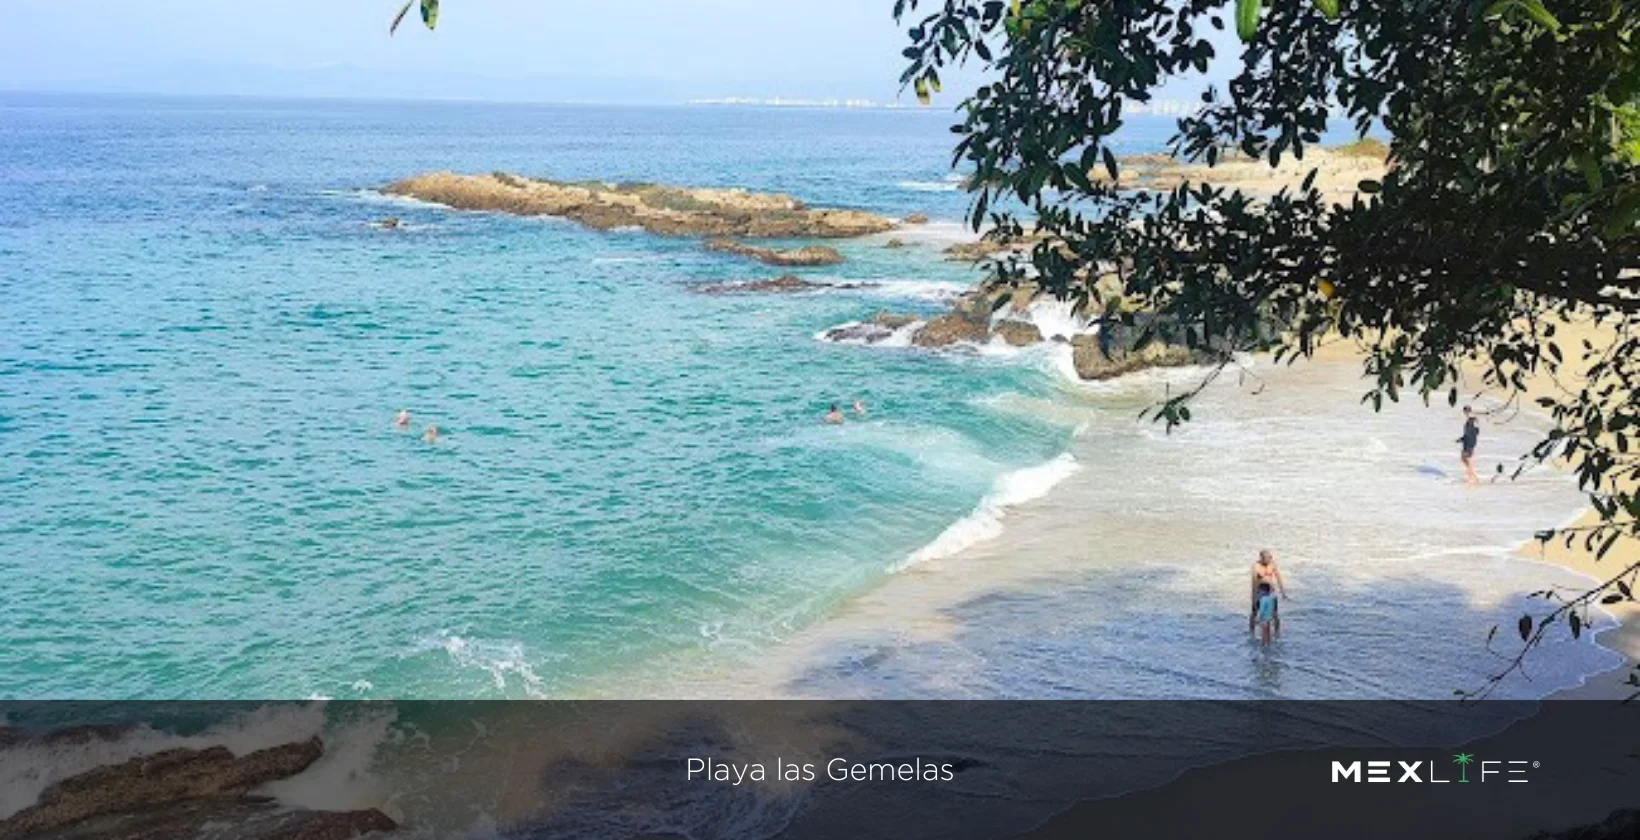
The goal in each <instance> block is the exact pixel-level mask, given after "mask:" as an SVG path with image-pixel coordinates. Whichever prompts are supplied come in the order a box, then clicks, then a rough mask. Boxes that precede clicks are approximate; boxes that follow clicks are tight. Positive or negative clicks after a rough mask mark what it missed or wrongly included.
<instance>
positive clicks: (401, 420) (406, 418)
mask: <svg viewBox="0 0 1640 840" xmlns="http://www.w3.org/2000/svg"><path fill="white" fill-rule="evenodd" d="M393 425H395V426H397V427H399V428H401V429H408V428H410V409H408V408H401V409H399V413H398V414H395V415H393Z"/></svg>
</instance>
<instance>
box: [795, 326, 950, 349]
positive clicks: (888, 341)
mask: <svg viewBox="0 0 1640 840" xmlns="http://www.w3.org/2000/svg"><path fill="white" fill-rule="evenodd" d="M923 323H924V322H922V321H912V322H911V323H908V324H906V325H905V326H903V327H899V328H897V329H892V330H891V329H889V328H887V327H877V328H875V329H874V330H873V331H872V336H873V337H874V338H875V340H873V338H867V337H865V336H864V335H861V336H858V337H855V336H848V337H844V338H832V337H831V333H832V332H834V331H836V330H853V329H857V328H864V327H866V326H867V325H866V324H865V323H863V322H861V321H844V322H843V323H841V324H836V325H834V326H830V327H827V328H825V329H823V330H821V331H819V332H817V333H815V334H814V340H815V341H824V342H828V343H831V344H854V345H859V346H869V347H910V346H911V339H912V337H913V336H915V335H916V334H917V330H920V329H922V327H923ZM876 336H881V337H876Z"/></svg>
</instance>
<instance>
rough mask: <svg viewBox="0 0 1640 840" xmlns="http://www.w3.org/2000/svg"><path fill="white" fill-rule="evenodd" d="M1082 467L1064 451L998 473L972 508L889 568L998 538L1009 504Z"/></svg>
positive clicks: (908, 565)
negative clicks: (1027, 464)
mask: <svg viewBox="0 0 1640 840" xmlns="http://www.w3.org/2000/svg"><path fill="white" fill-rule="evenodd" d="M1080 469H1082V465H1081V464H1078V463H1077V462H1076V457H1075V456H1074V455H1071V454H1070V453H1069V452H1065V453H1061V454H1060V455H1059V456H1057V457H1055V458H1053V459H1052V460H1049V461H1046V462H1043V463H1041V464H1036V465H1035V466H1030V467H1022V468H1020V469H1017V470H1014V471H1013V472H1009V473H1004V474H1003V475H1001V476H998V477H997V480H996V482H995V483H993V484H992V485H991V491H990V492H989V493H986V494H985V497H984V498H983V499H980V502H979V504H978V505H977V506H975V508H974V510H973V511H972V512H970V513H969V514H968V515H967V516H964V517H963V518H961V519H959V520H957V521H956V522H953V523H952V524H951V525H950V526H949V527H947V528H946V529H945V530H944V531H942V532H940V535H939V536H937V537H935V538H934V540H933V542H930V543H929V544H927V545H925V546H923V547H922V548H919V549H917V550H916V551H914V552H912V553H911V554H910V556H908V557H906V558H905V559H904V560H902V561H900V562H899V563H898V564H896V565H895V566H893V567H892V568H891V569H890V571H893V572H900V571H904V570H906V569H909V568H911V567H912V566H916V565H918V564H920V563H926V562H928V561H930V560H939V559H941V558H944V557H950V556H952V555H954V554H957V553H959V552H961V551H963V550H964V549H967V548H970V547H972V546H975V545H978V544H980V543H982V542H987V541H989V540H993V539H996V538H997V537H998V536H1001V534H1002V520H1003V519H1005V518H1006V517H1007V515H1008V509H1009V508H1012V507H1018V506H1019V505H1022V504H1025V503H1026V502H1031V501H1035V500H1036V499H1040V498H1042V497H1043V496H1046V495H1048V491H1050V490H1052V489H1053V488H1054V486H1055V485H1057V484H1059V483H1060V482H1061V481H1064V480H1065V479H1067V478H1070V477H1071V476H1072V475H1075V474H1076V472H1077V471H1078V470H1080Z"/></svg>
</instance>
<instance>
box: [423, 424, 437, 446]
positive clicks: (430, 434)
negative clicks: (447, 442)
mask: <svg viewBox="0 0 1640 840" xmlns="http://www.w3.org/2000/svg"><path fill="white" fill-rule="evenodd" d="M421 440H422V442H423V443H438V427H437V426H428V427H427V431H426V433H424V434H423V435H422V436H421Z"/></svg>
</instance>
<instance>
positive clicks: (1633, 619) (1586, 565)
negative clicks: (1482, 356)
mask: <svg viewBox="0 0 1640 840" xmlns="http://www.w3.org/2000/svg"><path fill="white" fill-rule="evenodd" d="M1558 338H1559V340H1560V342H1561V343H1562V345H1576V344H1577V343H1578V342H1580V341H1581V340H1582V339H1585V338H1587V339H1590V340H1591V341H1594V340H1597V339H1599V338H1601V331H1600V330H1599V328H1596V327H1593V326H1591V325H1588V324H1575V323H1574V324H1565V325H1563V326H1562V327H1561V328H1560V330H1559V333H1558ZM1597 346H1598V344H1597ZM1553 387H1554V386H1553V384H1552V383H1551V382H1549V381H1548V379H1547V378H1545V377H1541V376H1540V377H1537V378H1535V379H1533V380H1532V381H1531V382H1529V383H1528V396H1529V397H1530V398H1536V397H1538V396H1540V395H1543V394H1546V393H1548V391H1549V390H1550V389H1551V388H1553ZM1598 521H1599V517H1598V515H1597V514H1596V513H1595V511H1594V510H1593V509H1592V508H1591V509H1589V510H1587V511H1585V512H1584V513H1583V515H1582V516H1580V517H1578V519H1577V521H1576V522H1574V523H1572V524H1573V525H1574V526H1586V525H1593V524H1595V523H1596V522H1598ZM1521 554H1522V555H1523V556H1527V557H1532V558H1535V559H1539V560H1541V561H1543V562H1545V563H1552V564H1554V565H1557V566H1560V567H1562V568H1567V569H1571V570H1573V571H1576V572H1578V573H1579V574H1583V575H1587V576H1589V577H1590V578H1591V579H1596V580H1602V581H1603V580H1606V579H1607V578H1609V577H1610V576H1611V575H1613V574H1615V573H1616V571H1617V570H1618V569H1621V568H1623V567H1625V566H1629V565H1632V564H1634V563H1640V543H1637V542H1636V541H1635V540H1632V539H1622V540H1618V542H1617V543H1616V544H1615V545H1613V546H1612V549H1611V551H1609V552H1607V554H1606V556H1605V557H1602V558H1597V557H1596V556H1595V552H1594V551H1592V550H1589V549H1586V548H1585V547H1584V546H1583V541H1582V540H1581V539H1574V540H1572V544H1571V545H1570V546H1567V545H1566V544H1565V542H1564V541H1563V540H1554V541H1550V542H1549V543H1547V544H1540V543H1538V542H1537V541H1536V540H1531V541H1530V542H1528V543H1527V544H1526V545H1524V546H1522V548H1521ZM1602 609H1604V610H1606V611H1607V612H1608V613H1610V614H1611V615H1612V616H1613V617H1614V618H1616V619H1617V621H1618V625H1617V626H1616V627H1613V628H1609V629H1607V630H1604V631H1602V632H1601V633H1600V634H1599V635H1598V636H1597V637H1596V638H1597V639H1598V640H1599V642H1600V644H1602V645H1604V646H1606V647H1608V648H1610V649H1612V650H1613V651H1616V652H1617V653H1619V654H1621V655H1622V656H1623V658H1624V663H1623V666H1622V667H1621V668H1619V669H1617V670H1614V671H1611V672H1609V673H1606V674H1598V675H1595V676H1592V677H1590V678H1589V679H1588V680H1587V681H1586V682H1585V683H1584V684H1583V685H1582V686H1580V687H1578V688H1574V689H1569V690H1566V691H1562V692H1560V693H1558V694H1556V695H1554V698H1555V699H1585V700H1612V699H1627V698H1628V697H1629V696H1631V695H1633V694H1634V693H1635V689H1634V688H1633V687H1632V686H1629V685H1626V684H1625V683H1624V680H1625V679H1626V677H1625V676H1624V675H1625V674H1626V673H1628V672H1630V671H1631V670H1632V669H1633V668H1634V666H1635V664H1636V663H1640V605H1637V604H1635V603H1634V602H1632V601H1622V602H1619V603H1616V604H1612V605H1610V606H1606V607H1603V608H1602Z"/></svg>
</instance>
